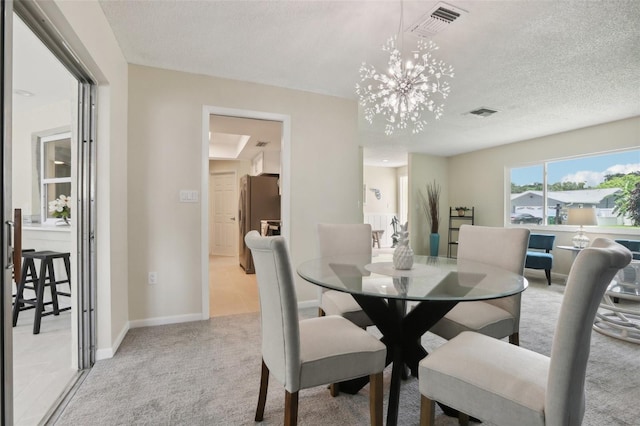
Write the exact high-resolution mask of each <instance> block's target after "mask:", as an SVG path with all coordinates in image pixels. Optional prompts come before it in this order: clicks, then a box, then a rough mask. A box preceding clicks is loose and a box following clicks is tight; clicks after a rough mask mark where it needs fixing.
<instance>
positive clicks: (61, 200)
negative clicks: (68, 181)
mask: <svg viewBox="0 0 640 426" xmlns="http://www.w3.org/2000/svg"><path fill="white" fill-rule="evenodd" d="M49 212H51V215H52V216H53V217H57V218H59V219H62V220H64V221H65V222H68V220H69V218H70V217H71V198H70V197H69V196H67V195H60V196H59V197H58V198H56V199H55V200H53V201H50V202H49Z"/></svg>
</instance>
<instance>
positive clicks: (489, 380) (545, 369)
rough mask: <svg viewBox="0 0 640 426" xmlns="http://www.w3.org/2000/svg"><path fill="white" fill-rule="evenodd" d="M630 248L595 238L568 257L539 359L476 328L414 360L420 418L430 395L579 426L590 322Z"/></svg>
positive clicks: (486, 417)
mask: <svg viewBox="0 0 640 426" xmlns="http://www.w3.org/2000/svg"><path fill="white" fill-rule="evenodd" d="M630 261H631V252H630V251H629V250H628V249H627V248H625V247H623V246H621V245H620V244H617V243H615V242H613V241H612V240H609V239H605V238H597V239H595V240H594V241H593V243H592V245H591V246H590V247H588V248H586V249H584V250H582V251H581V252H580V253H579V254H578V256H577V257H576V260H575V262H574V263H573V266H572V267H571V271H570V272H569V277H568V279H567V286H566V289H565V292H564V297H563V300H562V305H561V307H560V316H559V318H558V322H557V325H556V330H555V334H554V336H553V342H552V346H551V357H546V356H544V355H541V354H539V353H536V352H533V351H531V350H528V349H524V348H521V347H519V346H514V345H510V344H508V343H506V342H504V341H500V340H497V339H493V338H490V337H487V336H484V335H482V334H479V333H473V332H465V333H461V334H460V335H459V336H457V337H456V338H454V339H452V340H450V341H449V342H446V343H445V344H443V345H442V346H440V347H439V348H437V349H436V350H434V351H433V352H432V353H431V354H429V355H428V356H427V357H425V358H424V359H423V360H422V361H421V362H420V365H419V368H418V370H419V372H418V374H419V377H420V379H419V389H420V393H421V395H422V397H421V410H420V411H421V414H420V424H421V425H424V426H427V425H433V423H434V420H435V416H434V409H435V406H434V401H438V402H440V403H442V404H445V405H447V406H449V407H452V408H454V409H456V410H459V411H460V412H461V413H464V414H462V415H460V416H459V421H460V424H466V423H467V422H468V419H469V416H473V417H475V418H478V419H480V420H482V421H483V422H488V423H491V424H495V425H509V426H510V425H521V426H528V425H562V426H572V425H580V424H581V423H582V419H583V416H584V410H585V393H584V384H585V376H586V368H587V361H588V359H589V346H590V342H591V328H592V325H593V321H594V318H595V315H596V312H597V310H598V305H599V304H600V300H601V299H602V296H603V294H604V292H605V291H606V289H607V286H608V285H609V284H610V282H611V279H612V278H613V277H614V275H615V274H616V272H618V270H620V269H621V268H624V267H625V266H626V265H628V264H629V262H630Z"/></svg>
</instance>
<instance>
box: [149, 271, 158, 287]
mask: <svg viewBox="0 0 640 426" xmlns="http://www.w3.org/2000/svg"><path fill="white" fill-rule="evenodd" d="M154 284H158V273H157V272H149V285H154Z"/></svg>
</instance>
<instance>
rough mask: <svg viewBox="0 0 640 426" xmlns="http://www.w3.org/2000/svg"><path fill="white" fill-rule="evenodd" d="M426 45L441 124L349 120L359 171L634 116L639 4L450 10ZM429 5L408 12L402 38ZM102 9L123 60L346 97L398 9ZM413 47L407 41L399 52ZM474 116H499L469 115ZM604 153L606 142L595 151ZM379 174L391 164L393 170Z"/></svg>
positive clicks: (171, 5)
mask: <svg viewBox="0 0 640 426" xmlns="http://www.w3.org/2000/svg"><path fill="white" fill-rule="evenodd" d="M450 3H451V4H453V5H455V6H457V7H460V8H462V9H465V10H466V11H468V13H467V14H466V15H464V16H463V17H462V18H460V19H459V20H457V21H456V22H454V23H453V24H451V25H450V26H449V27H448V28H447V29H445V30H444V31H442V32H441V33H439V34H437V35H435V36H433V37H432V40H433V41H435V42H436V43H437V44H438V45H439V46H440V50H439V51H438V53H437V56H438V57H439V58H440V59H443V60H444V61H446V62H447V63H450V64H452V65H453V66H454V67H455V73H456V76H455V78H454V79H453V80H452V82H451V83H452V92H451V95H450V97H449V98H448V100H447V102H446V106H445V114H444V116H443V118H442V119H441V120H439V121H435V120H432V121H431V122H430V124H429V125H428V127H427V129H426V131H425V132H423V133H421V134H419V135H417V136H412V135H396V136H394V137H386V136H385V135H384V133H383V132H382V128H383V126H382V125H380V123H377V124H374V125H373V126H370V125H369V124H368V123H366V122H365V121H364V120H363V119H362V117H360V119H359V129H360V138H361V142H362V144H363V146H365V157H366V158H367V163H368V164H379V163H378V162H379V161H380V160H381V159H382V158H392V159H393V158H394V157H397V156H398V155H400V158H403V157H406V152H422V153H429V154H434V155H454V154H459V153H463V152H468V151H474V150H477V149H482V148H487V147H491V146H496V145H501V144H506V143H511V142H516V141H520V140H525V139H529V138H533V137H538V136H544V135H548V134H553V133H558V132H562V131H567V130H572V129H576V128H581V127H586V126H590V125H595V124H599V123H604V122H609V121H613V120H618V119H623V118H627V117H632V116H637V115H640V48H639V47H638V46H640V25H638V22H640V1H634V0H632V1H625V0H616V1H612V0H603V1H597V2H595V1H451V2H450ZM436 4H437V2H432V1H407V2H405V3H404V22H405V28H408V27H409V26H410V25H411V24H413V23H414V22H416V21H417V20H418V18H420V17H421V16H422V15H424V14H425V13H427V12H429V11H430V10H431V9H432V8H433V7H434V6H435V5H436ZM101 6H102V8H103V10H104V12H105V15H106V16H107V19H108V20H109V22H110V24H111V26H112V27H113V30H114V33H115V35H116V38H117V40H118V42H119V43H120V46H121V48H122V50H123V52H124V55H125V57H126V59H127V60H128V61H129V62H130V63H134V64H140V65H147V66H153V67H159V68H166V69H172V70H180V71H187V72H192V73H199V74H205V75H212V76H218V77H224V78H232V79H237V80H245V81H252V82H257V83H263V84H269V85H274V86H281V87H287V88H293V89H299V90H305V91H310V92H315V93H322V94H328V95H334V96H339V97H343V98H349V99H356V97H355V92H354V85H355V84H356V83H357V82H358V69H359V67H360V64H361V63H362V62H363V61H366V62H368V63H372V64H374V65H376V66H377V67H379V68H384V67H385V64H386V61H387V57H386V55H385V54H384V53H383V52H382V50H381V49H380V48H381V46H382V44H383V43H384V42H385V40H386V39H387V38H388V37H389V36H391V35H394V34H396V33H397V31H398V26H399V20H400V3H399V2H397V1H332V2H329V1H303V0H299V1H179V0H163V1H115V0H108V1H107V0H103V1H101ZM415 40H416V37H415V36H414V35H412V34H405V38H404V45H405V49H407V48H408V47H410V46H412V45H414V44H415ZM477 107H489V108H492V109H496V110H498V111H499V113H497V114H495V115H493V116H492V117H488V118H478V117H475V116H471V115H468V114H467V113H468V111H470V110H472V109H475V108H477ZM603 143H606V142H605V141H603ZM389 164H395V163H394V162H393V160H392V161H391V162H390V163H389Z"/></svg>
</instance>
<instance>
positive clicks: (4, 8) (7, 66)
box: [0, 0, 13, 425]
mask: <svg viewBox="0 0 640 426" xmlns="http://www.w3.org/2000/svg"><path fill="white" fill-rule="evenodd" d="M12 18H13V11H12V3H11V2H9V1H7V0H0V40H1V41H0V43H1V44H0V99H1V100H2V114H1V115H0V143H1V146H2V149H1V150H0V156H1V159H0V167H1V168H2V170H1V172H0V181H1V185H0V188H1V190H0V206H1V207H0V211H1V212H2V226H1V227H0V229H1V231H0V237H1V241H2V242H1V243H0V258H1V259H2V272H1V273H0V285H1V286H2V302H1V304H0V344H1V345H2V347H1V348H0V351H1V355H2V365H1V366H0V369H1V371H0V374H1V376H2V388H1V389H0V398H1V399H2V401H1V406H0V410H1V411H2V412H1V413H0V415H1V416H2V418H1V420H0V421H1V422H2V424H6V425H11V424H13V358H12V356H13V355H12V354H13V349H12V341H13V335H12V327H11V294H12V282H11V281H12V278H11V270H12V259H13V256H12V241H11V239H10V236H11V234H12V230H11V228H10V227H11V223H12V222H11V219H12V216H11V211H12V209H11V96H12V89H11V80H12V76H11V69H12Z"/></svg>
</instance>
